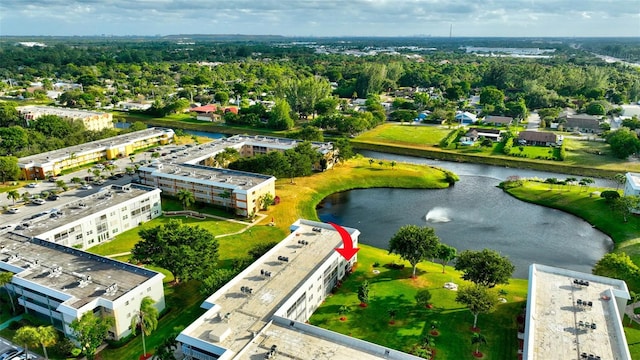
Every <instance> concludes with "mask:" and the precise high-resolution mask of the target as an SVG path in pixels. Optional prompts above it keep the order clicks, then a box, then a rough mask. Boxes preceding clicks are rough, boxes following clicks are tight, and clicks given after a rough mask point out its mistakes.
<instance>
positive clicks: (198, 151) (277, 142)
mask: <svg viewBox="0 0 640 360" xmlns="http://www.w3.org/2000/svg"><path fill="white" fill-rule="evenodd" d="M300 143H302V141H300V140H295V139H287V138H277V137H271V136H262V135H255V136H248V135H234V136H231V137H228V138H222V139H216V140H214V141H211V142H208V143H206V144H200V145H198V146H193V147H190V148H187V149H184V150H182V151H179V152H175V153H173V154H170V155H167V156H165V157H164V158H162V160H163V161H169V162H173V163H189V164H196V163H198V162H200V161H202V160H205V159H207V158H209V157H211V156H213V155H215V154H217V153H219V152H222V151H224V149H226V148H228V147H231V148H234V149H237V150H240V148H242V147H243V146H264V147H267V148H270V149H282V150H287V149H291V148H294V147H296V146H297V145H299V144H300ZM311 144H312V146H313V147H315V148H317V149H318V150H319V151H320V152H321V153H322V154H325V153H326V152H328V151H331V150H333V144H331V143H328V142H311Z"/></svg>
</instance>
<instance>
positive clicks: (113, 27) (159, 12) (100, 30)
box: [0, 0, 640, 37]
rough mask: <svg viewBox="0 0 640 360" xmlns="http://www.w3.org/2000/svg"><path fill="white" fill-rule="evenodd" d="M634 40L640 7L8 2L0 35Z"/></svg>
mask: <svg viewBox="0 0 640 360" xmlns="http://www.w3.org/2000/svg"><path fill="white" fill-rule="evenodd" d="M451 24H453V35H454V36H533V37H540V36H562V37H573V36H577V37H580V36H636V37H640V1H638V0H482V1H478V0H447V1H441V0H225V1H220V0H28V1H25V0H1V1H0V35H102V34H104V35H169V34H196V33H197V34H259V35H285V36H412V35H431V36H449V27H450V26H451Z"/></svg>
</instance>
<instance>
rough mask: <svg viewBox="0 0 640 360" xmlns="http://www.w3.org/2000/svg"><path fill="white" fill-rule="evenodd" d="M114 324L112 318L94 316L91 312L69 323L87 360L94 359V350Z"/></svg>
mask: <svg viewBox="0 0 640 360" xmlns="http://www.w3.org/2000/svg"><path fill="white" fill-rule="evenodd" d="M114 322H115V319H114V318H113V317H107V316H96V315H95V314H94V313H93V311H88V312H86V313H84V314H83V315H82V317H80V319H75V320H73V321H72V322H71V325H70V327H71V330H73V332H74V335H75V337H76V340H78V343H79V344H80V348H81V349H82V352H83V353H84V354H85V355H86V356H87V359H89V360H93V359H94V358H95V355H96V350H97V349H98V347H99V346H100V345H101V344H102V342H103V341H104V339H106V337H107V335H108V333H109V329H111V327H112V326H113V324H114Z"/></svg>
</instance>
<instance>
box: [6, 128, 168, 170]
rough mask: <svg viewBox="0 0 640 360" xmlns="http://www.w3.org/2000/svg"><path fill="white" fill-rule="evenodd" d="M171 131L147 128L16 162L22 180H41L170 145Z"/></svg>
mask: <svg viewBox="0 0 640 360" xmlns="http://www.w3.org/2000/svg"><path fill="white" fill-rule="evenodd" d="M174 136H175V133H174V132H173V130H171V129H164V128H149V129H144V130H140V131H134V132H132V133H127V134H123V135H118V136H114V137H111V138H107V139H102V140H97V141H91V142H88V143H85V144H80V145H75V146H70V147H66V148H63V149H58V150H52V151H47V152H44V153H41V154H35V155H31V156H25V157H22V158H20V159H18V166H19V167H20V170H21V171H22V178H23V179H27V180H28V179H45V178H46V177H47V176H51V175H58V174H59V173H60V172H61V171H62V170H64V169H71V168H74V167H77V166H81V165H84V164H90V163H94V162H97V161H100V160H105V159H106V160H111V159H116V158H122V157H127V156H129V155H130V154H132V153H134V152H135V151H137V150H140V149H146V148H148V147H151V146H154V145H165V144H168V143H170V142H172V141H173V137H174Z"/></svg>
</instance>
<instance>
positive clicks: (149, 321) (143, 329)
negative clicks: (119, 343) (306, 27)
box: [131, 296, 158, 356]
mask: <svg viewBox="0 0 640 360" xmlns="http://www.w3.org/2000/svg"><path fill="white" fill-rule="evenodd" d="M154 304H155V301H154V300H153V299H152V298H151V297H149V296H145V297H144V298H142V301H141V302H140V309H138V311H137V312H136V313H135V314H134V316H132V317H131V333H132V334H133V335H134V336H135V335H136V333H137V331H138V329H140V334H141V335H142V355H143V356H146V355H147V346H146V344H145V342H144V337H145V335H146V336H148V335H151V333H152V332H153V331H154V330H155V329H156V328H157V327H158V309H156V307H155V306H154Z"/></svg>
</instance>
